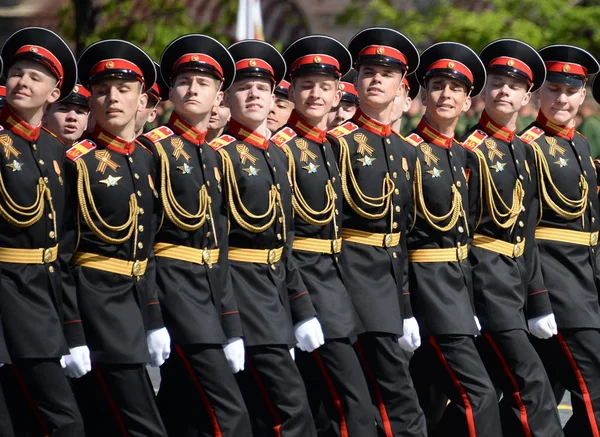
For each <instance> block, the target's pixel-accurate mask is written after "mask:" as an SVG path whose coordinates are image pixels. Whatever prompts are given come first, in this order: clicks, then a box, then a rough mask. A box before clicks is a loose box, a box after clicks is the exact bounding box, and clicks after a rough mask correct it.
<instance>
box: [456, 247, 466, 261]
mask: <svg viewBox="0 0 600 437" xmlns="http://www.w3.org/2000/svg"><path fill="white" fill-rule="evenodd" d="M464 250H465V248H464V247H463V246H461V245H458V246H456V259H457V261H462V260H463V259H464V258H465V257H464V254H465V252H464Z"/></svg>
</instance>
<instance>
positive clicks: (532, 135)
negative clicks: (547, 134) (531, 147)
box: [519, 126, 544, 144]
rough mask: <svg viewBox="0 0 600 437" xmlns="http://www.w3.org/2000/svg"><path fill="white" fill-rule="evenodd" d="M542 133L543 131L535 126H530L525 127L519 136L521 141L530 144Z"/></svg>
mask: <svg viewBox="0 0 600 437" xmlns="http://www.w3.org/2000/svg"><path fill="white" fill-rule="evenodd" d="M542 135H544V131H543V130H542V129H540V128H539V127H537V126H532V127H531V128H529V129H527V130H526V131H525V132H524V133H523V135H521V136H520V137H519V138H521V141H523V142H524V143H527V144H531V143H533V142H534V141H535V140H537V139H538V138H539V137H541V136H542Z"/></svg>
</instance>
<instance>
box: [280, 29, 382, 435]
mask: <svg viewBox="0 0 600 437" xmlns="http://www.w3.org/2000/svg"><path fill="white" fill-rule="evenodd" d="M283 58H284V59H285V61H286V63H287V65H288V69H289V71H290V75H291V86H290V98H291V100H292V101H293V102H294V107H295V109H294V111H292V115H291V116H290V119H289V121H288V124H287V126H286V127H284V128H283V129H281V130H280V131H279V132H278V133H277V134H276V135H275V136H274V137H272V138H271V141H273V142H274V143H275V144H276V145H277V146H279V147H281V148H282V149H283V150H284V151H285V153H286V154H287V157H288V160H289V170H288V171H289V178H290V180H291V182H292V190H293V197H292V199H293V201H292V204H293V206H294V245H293V251H292V255H293V258H294V261H295V262H296V265H297V266H298V270H299V271H300V275H301V276H302V279H303V280H304V283H305V284H306V286H307V287H308V290H309V294H310V298H311V300H312V302H313V305H314V307H315V310H316V311H317V317H318V318H319V321H320V322H321V325H322V327H323V333H324V334H325V344H324V345H323V346H321V347H320V348H319V349H317V350H315V351H313V352H312V354H308V353H306V352H303V351H300V352H299V353H298V354H296V363H297V364H298V367H299V369H300V373H301V374H302V377H303V378H304V382H305V384H306V388H307V391H308V396H309V400H310V402H311V409H312V412H313V416H317V413H318V411H319V407H320V405H321V402H323V404H324V406H325V409H326V411H327V413H328V416H329V418H330V420H331V422H333V423H335V424H336V427H337V428H338V429H339V430H340V434H341V436H344V437H348V436H362V437H367V436H373V437H374V436H375V435H376V429H375V425H374V423H375V417H374V414H373V410H372V408H371V404H370V402H369V390H368V387H367V384H366V381H365V378H364V376H363V373H362V369H361V367H360V362H359V361H358V357H357V356H356V354H355V353H354V349H353V348H352V342H351V340H350V338H352V337H356V335H357V334H359V333H360V332H362V331H363V327H362V324H361V323H360V320H359V319H358V315H357V314H356V311H355V310H354V307H353V305H352V300H351V299H350V296H349V295H348V292H347V291H346V288H345V286H344V278H343V277H342V272H341V269H340V266H339V265H338V262H339V256H340V252H341V250H342V239H341V232H342V220H341V218H342V217H341V215H340V211H341V209H342V201H343V195H342V186H341V185H340V175H339V171H338V169H337V166H336V165H335V155H334V153H333V150H332V149H331V145H330V144H329V142H328V141H327V139H326V134H327V114H328V113H329V111H330V109H331V107H332V106H334V105H336V104H338V103H339V101H340V98H341V94H342V92H341V90H340V89H338V82H339V79H340V76H341V75H342V73H344V72H346V71H348V70H349V69H350V66H351V65H352V58H351V57H350V53H349V52H348V50H347V49H346V47H344V46H343V45H342V43H340V42H339V41H337V40H335V39H333V38H330V37H328V36H320V35H312V36H307V37H304V38H300V39H299V40H297V41H295V42H293V43H292V44H291V45H290V46H289V47H288V48H287V49H286V50H285V51H284V52H283ZM321 434H323V432H321V430H319V435H321Z"/></svg>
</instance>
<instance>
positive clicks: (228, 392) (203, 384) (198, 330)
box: [139, 35, 251, 437]
mask: <svg viewBox="0 0 600 437" xmlns="http://www.w3.org/2000/svg"><path fill="white" fill-rule="evenodd" d="M161 66H162V67H161V70H162V75H163V77H164V78H165V79H166V80H167V81H168V83H170V84H171V91H170V100H171V102H172V103H173V105H174V110H173V112H172V113H171V118H170V119H169V122H168V123H167V125H165V126H161V127H158V128H156V129H153V130H152V131H150V132H148V133H147V134H145V135H143V136H142V137H140V139H139V140H140V142H141V143H142V144H145V145H147V146H148V148H149V149H150V150H152V151H153V153H154V156H155V158H157V160H158V166H159V170H158V173H157V175H158V176H157V184H156V187H157V188H156V189H157V191H158V193H159V196H160V198H161V201H162V206H163V211H162V213H161V219H160V227H159V230H158V233H157V235H156V238H155V242H154V253H155V256H156V284H157V287H158V297H159V301H160V303H161V308H162V312H163V317H164V320H165V324H166V326H167V328H168V330H169V332H170V335H171V339H172V340H173V348H174V353H173V356H171V358H170V359H169V360H168V361H167V362H166V363H165V364H164V365H163V366H162V367H161V372H160V373H161V384H160V391H159V394H158V407H159V410H160V412H161V415H162V418H163V421H164V423H165V427H166V428H167V431H168V434H169V435H173V436H185V435H191V434H192V433H200V434H202V435H213V436H221V435H222V436H231V437H238V436H239V437H243V436H250V435H251V429H250V419H249V418H248V412H247V410H246V407H245V405H244V400H243V398H242V395H241V393H240V390H239V388H238V386H237V384H236V381H235V378H234V376H233V373H232V371H233V372H234V373H235V372H238V371H240V370H243V368H244V342H243V340H242V338H241V337H242V327H241V322H240V315H239V311H238V309H237V306H236V304H235V299H234V297H233V288H232V286H231V277H230V274H229V262H228V260H227V249H228V241H227V216H226V214H225V204H224V196H223V192H222V187H221V185H220V182H221V172H220V170H219V158H218V156H217V152H215V151H214V150H213V149H212V148H211V147H209V146H208V144H207V143H206V141H205V136H206V132H207V128H208V121H209V118H210V115H211V111H212V108H213V106H214V105H218V104H219V103H220V101H221V99H222V97H223V90H226V89H227V88H228V87H229V85H230V84H231V82H232V81H233V78H234V77H235V64H234V62H233V59H232V58H231V55H230V54H229V52H228V51H227V49H226V48H225V47H224V46H223V45H221V43H219V42H218V41H216V40H214V39H213V38H211V37H209V36H205V35H185V36H182V37H180V38H177V39H176V40H175V41H173V42H171V44H169V46H167V48H166V49H165V50H164V52H163V54H162V56H161ZM223 350H224V351H225V353H223ZM228 361H229V363H230V366H231V369H230V368H229V366H228V365H227V362H228Z"/></svg>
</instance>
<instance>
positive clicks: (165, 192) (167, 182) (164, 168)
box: [156, 143, 211, 232]
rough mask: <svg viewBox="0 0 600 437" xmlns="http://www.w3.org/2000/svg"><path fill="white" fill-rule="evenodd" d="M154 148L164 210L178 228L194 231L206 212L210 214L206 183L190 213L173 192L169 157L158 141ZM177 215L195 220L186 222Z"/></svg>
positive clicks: (202, 220) (201, 222)
mask: <svg viewBox="0 0 600 437" xmlns="http://www.w3.org/2000/svg"><path fill="white" fill-rule="evenodd" d="M156 150H157V152H158V155H159V157H160V170H161V172H160V197H161V200H162V204H163V208H164V212H165V214H166V215H167V217H168V218H169V220H171V222H172V223H173V224H174V225H175V226H177V227H178V228H179V229H182V230H184V231H188V232H191V231H195V230H197V229H199V228H200V227H201V226H202V225H203V224H204V223H205V222H206V218H207V212H208V214H209V215H210V214H211V210H210V204H211V198H210V196H209V194H208V189H207V188H206V185H204V184H203V185H202V188H200V191H199V192H198V211H197V212H196V213H191V212H189V211H187V210H186V209H185V208H184V207H183V206H181V204H180V203H179V202H177V198H176V196H175V194H174V193H173V186H172V185H171V165H170V162H169V157H168V155H167V153H166V152H165V150H164V148H163V147H162V145H161V144H160V143H156ZM177 215H179V216H181V217H182V218H183V219H185V220H197V221H196V222H195V223H186V222H184V221H183V220H182V219H180V218H179V217H178V216H177Z"/></svg>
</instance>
